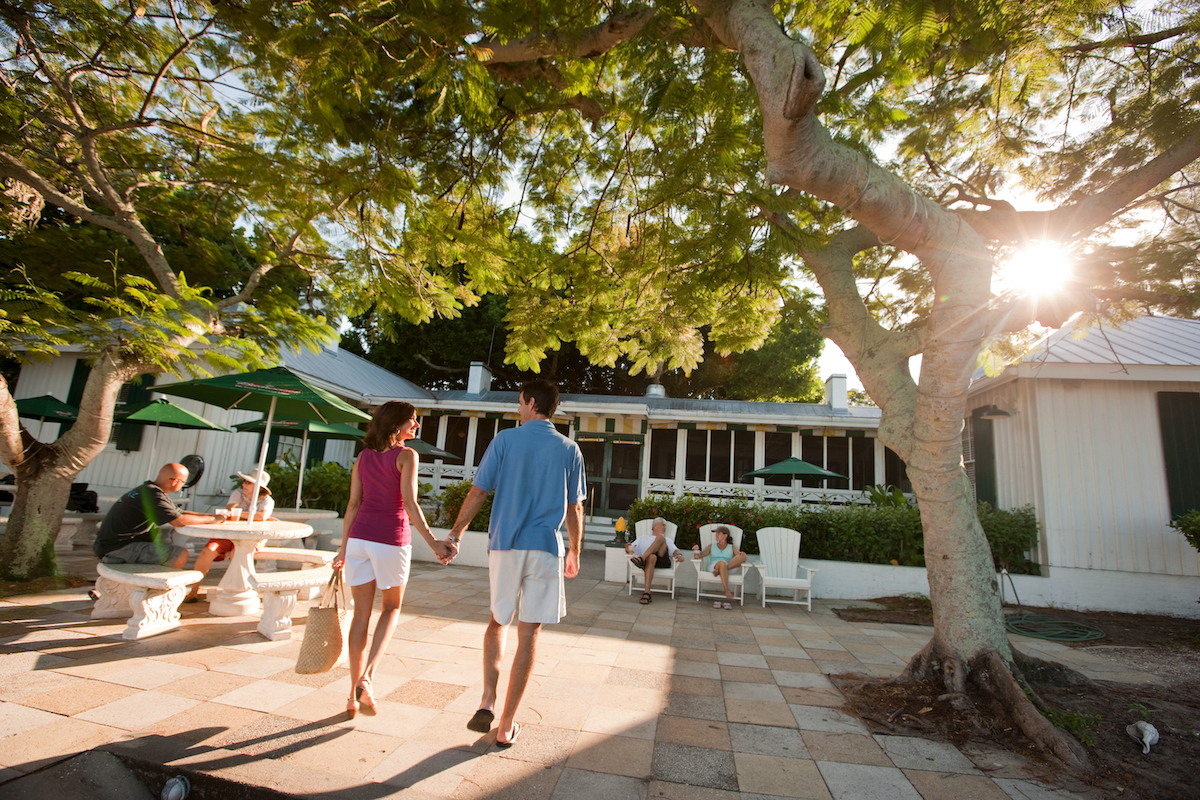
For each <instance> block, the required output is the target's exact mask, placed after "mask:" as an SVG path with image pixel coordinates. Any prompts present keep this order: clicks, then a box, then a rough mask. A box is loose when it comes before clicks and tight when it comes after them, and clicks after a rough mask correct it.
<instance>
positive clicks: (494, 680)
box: [479, 617, 508, 711]
mask: <svg viewBox="0 0 1200 800" xmlns="http://www.w3.org/2000/svg"><path fill="white" fill-rule="evenodd" d="M507 640H508V626H507V625H501V624H500V623H499V622H496V618H495V617H490V618H489V619H488V626H487V630H486V631H485V632H484V634H483V697H482V698H481V699H480V701H479V707H480V708H486V709H487V710H488V711H492V710H493V709H495V708H496V686H497V684H499V682H500V661H501V659H503V658H504V645H505V643H506V642H507Z"/></svg>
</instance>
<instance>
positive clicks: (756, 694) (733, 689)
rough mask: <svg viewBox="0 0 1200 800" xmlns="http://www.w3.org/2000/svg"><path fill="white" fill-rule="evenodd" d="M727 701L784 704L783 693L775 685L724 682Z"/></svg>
mask: <svg viewBox="0 0 1200 800" xmlns="http://www.w3.org/2000/svg"><path fill="white" fill-rule="evenodd" d="M722 685H723V686H724V689H725V699H726V700H755V701H758V702H763V703H782V702H783V692H781V691H779V687H778V686H776V685H775V684H774V683H739V682H737V681H729V680H726V681H722Z"/></svg>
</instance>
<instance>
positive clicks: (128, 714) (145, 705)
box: [74, 691, 200, 731]
mask: <svg viewBox="0 0 1200 800" xmlns="http://www.w3.org/2000/svg"><path fill="white" fill-rule="evenodd" d="M199 703H200V701H199V700H192V699H190V698H186V697H175V696H174V695H169V694H163V693H162V692H154V691H149V692H138V693H137V694H134V695H130V696H129V697H123V698H121V699H120V700H116V701H114V702H112V703H105V704H104V705H102V706H97V707H96V708H92V709H89V710H87V711H84V712H83V713H82V714H77V715H75V717H74V719H82V720H85V721H87V722H97V723H99V724H101V725H108V726H109V727H112V728H120V729H122V730H126V731H140V730H143V729H144V728H148V727H150V726H151V725H154V724H155V723H156V722H159V721H160V720H164V719H166V718H167V717H170V716H173V715H175V714H178V713H180V712H182V711H186V710H187V709H189V708H192V707H194V706H196V705H198V704H199Z"/></svg>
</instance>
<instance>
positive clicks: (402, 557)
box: [342, 539, 412, 589]
mask: <svg viewBox="0 0 1200 800" xmlns="http://www.w3.org/2000/svg"><path fill="white" fill-rule="evenodd" d="M410 561H412V545H411V544H406V545H404V546H400V545H394V544H381V543H380V542H369V541H367V540H366V539H351V540H350V541H348V542H346V565H345V566H344V567H343V568H342V575H343V577H345V579H346V583H347V584H349V585H350V586H362V585H363V584H364V583H370V582H371V581H375V588H376V589H391V588H392V587H393V586H403V585H404V584H406V583H408V565H409V562H410Z"/></svg>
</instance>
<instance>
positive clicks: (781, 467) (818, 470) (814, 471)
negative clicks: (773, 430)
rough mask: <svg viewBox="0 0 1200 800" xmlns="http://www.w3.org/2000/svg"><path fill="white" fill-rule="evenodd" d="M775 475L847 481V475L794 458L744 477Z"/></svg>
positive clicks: (778, 462)
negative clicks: (806, 476)
mask: <svg viewBox="0 0 1200 800" xmlns="http://www.w3.org/2000/svg"><path fill="white" fill-rule="evenodd" d="M773 475H795V476H801V477H803V476H805V475H808V476H811V477H816V478H841V479H842V480H846V476H845V475H839V474H838V473H836V472H830V471H829V470H827V469H825V468H824V467H818V466H817V465H816V464H810V463H808V462H807V461H801V460H800V459H798V458H796V457H795V456H792V457H791V458H785V459H784V460H783V461H777V462H776V463H774V464H771V465H769V466H766V467H763V468H762V469H756V470H754V471H752V472H747V473H746V474H745V475H743V476H742V477H745V478H769V477H771V476H773Z"/></svg>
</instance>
